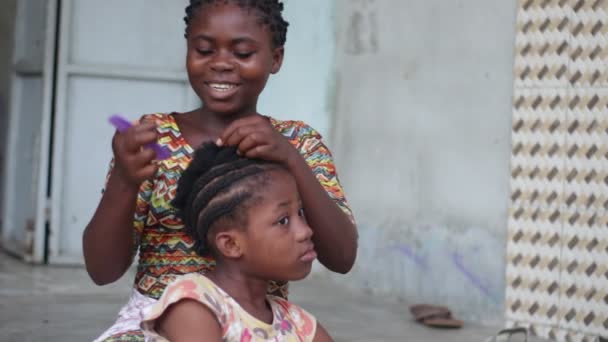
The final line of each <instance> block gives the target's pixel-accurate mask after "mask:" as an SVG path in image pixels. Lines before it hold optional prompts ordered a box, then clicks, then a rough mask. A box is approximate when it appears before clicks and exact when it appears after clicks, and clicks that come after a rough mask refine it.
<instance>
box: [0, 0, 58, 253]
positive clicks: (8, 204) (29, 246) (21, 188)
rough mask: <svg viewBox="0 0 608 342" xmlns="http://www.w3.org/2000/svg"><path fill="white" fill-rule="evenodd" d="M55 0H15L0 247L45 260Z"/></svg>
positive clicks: (5, 130)
mask: <svg viewBox="0 0 608 342" xmlns="http://www.w3.org/2000/svg"><path fill="white" fill-rule="evenodd" d="M56 16H57V1H55V0H19V1H17V16H16V20H15V23H16V27H15V48H14V53H13V75H12V78H11V101H10V110H9V119H8V127H7V128H5V129H4V132H5V133H6V134H8V137H7V146H6V156H7V158H6V161H5V162H6V164H5V173H4V177H3V182H4V189H5V191H4V193H3V195H2V196H3V199H2V203H3V206H2V246H3V248H4V249H5V250H8V251H10V252H12V253H14V254H16V255H18V256H20V257H22V258H23V259H25V260H27V261H30V262H35V263H41V262H44V261H45V251H46V248H45V238H46V228H47V211H46V198H47V183H48V164H49V143H50V127H51V113H52V97H53V94H52V90H53V87H52V85H53V68H54V51H55V33H56Z"/></svg>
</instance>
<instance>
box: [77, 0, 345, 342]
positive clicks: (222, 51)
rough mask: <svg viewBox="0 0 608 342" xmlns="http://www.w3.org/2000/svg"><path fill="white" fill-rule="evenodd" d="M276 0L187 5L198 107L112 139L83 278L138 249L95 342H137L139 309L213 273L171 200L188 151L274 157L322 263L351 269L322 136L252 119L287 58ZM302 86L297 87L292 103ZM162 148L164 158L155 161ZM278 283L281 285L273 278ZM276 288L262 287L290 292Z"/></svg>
mask: <svg viewBox="0 0 608 342" xmlns="http://www.w3.org/2000/svg"><path fill="white" fill-rule="evenodd" d="M282 10H283V4H282V3H281V2H280V1H279V0H191V1H190V5H189V6H188V7H187V8H186V18H185V19H186V42H187V56H186V69H187V72H188V78H189V81H190V84H191V86H192V88H193V89H194V91H195V92H196V94H197V95H198V96H199V98H200V99H201V103H202V105H201V107H200V108H198V109H195V110H193V111H191V112H188V113H179V114H178V113H171V114H153V115H146V116H144V117H143V118H142V120H141V123H140V124H137V125H135V126H133V127H132V128H130V129H129V130H128V131H126V132H124V133H117V134H116V135H115V137H114V139H113V141H112V147H113V151H114V163H113V167H112V169H111V171H110V172H109V175H108V180H107V184H106V188H105V191H104V193H103V196H102V198H101V201H100V203H99V205H98V207H97V210H96V211H95V214H94V215H93V218H92V219H91V221H90V222H89V224H88V226H87V227H86V229H85V232H84V236H83V251H84V257H85V263H86V267H87V271H88V273H89V275H90V276H91V278H92V279H93V281H94V282H95V283H97V284H99V285H103V284H108V283H111V282H114V281H116V280H118V279H119V278H120V277H121V276H122V275H123V274H124V273H125V272H126V270H127V269H128V268H129V266H130V265H131V263H132V262H133V260H134V257H135V255H136V254H137V253H139V258H138V264H137V273H136V275H135V282H134V290H133V292H132V294H131V297H130V299H129V302H128V303H127V304H126V305H125V306H124V307H123V308H122V310H121V311H120V313H119V315H118V319H117V320H116V323H115V324H114V325H113V326H112V327H111V328H110V329H108V330H107V331H106V332H105V333H103V334H102V335H101V336H100V337H99V338H98V339H97V341H141V340H143V334H142V332H141V330H140V323H141V319H142V310H143V309H144V308H146V307H148V306H150V305H153V304H154V303H155V302H156V301H157V299H158V298H159V297H160V296H161V295H162V293H163V291H164V289H165V287H166V286H167V284H168V283H169V282H171V280H173V279H174V278H175V277H176V276H179V275H183V274H188V273H201V272H205V271H208V270H211V269H213V266H214V263H215V261H214V259H213V258H212V257H202V256H200V255H199V254H197V253H196V250H195V249H194V247H193V246H194V241H193V240H192V238H191V237H190V236H189V235H188V234H187V233H186V232H185V230H184V225H183V223H182V221H181V219H180V218H179V217H177V216H176V215H175V209H174V208H173V206H172V205H171V204H170V203H171V201H172V200H173V198H174V196H175V191H176V185H177V181H178V180H179V178H180V176H181V174H182V172H183V170H184V169H185V168H186V167H187V166H188V164H189V163H190V160H191V156H192V153H193V147H198V146H201V144H202V143H204V142H216V143H218V144H219V145H224V146H233V147H235V148H237V149H238V151H239V153H240V154H241V155H243V156H246V157H250V158H258V159H263V160H268V161H274V162H276V163H278V164H280V165H282V166H283V167H284V168H285V169H287V170H288V171H289V172H290V173H291V174H292V175H293V177H294V180H295V182H296V186H297V188H298V190H299V192H300V196H301V199H302V205H303V207H304V208H305V209H306V212H307V219H308V224H309V225H310V228H311V229H312V230H313V231H314V235H313V237H312V240H313V241H314V243H315V248H316V251H317V253H318V257H319V261H320V262H321V263H322V264H323V265H324V266H326V267H327V268H328V269H330V270H332V271H334V272H339V273H346V272H348V271H349V270H350V269H351V267H352V265H353V263H354V261H355V256H356V251H357V231H356V228H355V225H354V223H353V219H352V215H351V211H350V209H349V207H348V204H347V202H346V199H345V197H344V193H343V191H342V187H341V186H340V183H339V181H338V178H337V174H336V169H335V167H334V164H333V161H332V157H331V154H330V152H329V150H328V149H327V147H326V146H325V145H324V144H323V141H322V139H321V136H320V135H319V134H318V133H317V132H316V131H314V130H313V129H312V128H311V127H310V126H308V125H306V124H304V123H302V122H297V121H279V120H275V119H272V118H270V117H267V116H264V115H261V114H259V113H258V112H257V101H258V97H259V95H260V93H261V92H262V90H263V89H264V87H265V85H266V81H267V80H268V77H269V76H270V75H271V74H274V73H277V72H278V71H279V70H280V68H281V64H282V61H283V55H284V50H283V46H284V44H285V40H286V34H287V25H288V24H287V22H286V21H285V20H284V19H283V16H282ZM297 91H298V89H294V96H297ZM155 141H157V142H158V143H159V144H161V145H163V146H165V147H167V148H168V149H169V150H171V157H170V158H168V159H166V160H162V161H158V162H157V161H154V159H155V154H154V151H153V150H151V149H149V148H147V147H146V145H147V144H148V143H151V142H155ZM279 280H281V279H279ZM286 290H287V288H286V286H285V284H284V283H283V282H278V283H277V282H271V283H269V286H268V291H269V292H271V293H274V294H277V295H280V296H282V297H286V296H287V292H286Z"/></svg>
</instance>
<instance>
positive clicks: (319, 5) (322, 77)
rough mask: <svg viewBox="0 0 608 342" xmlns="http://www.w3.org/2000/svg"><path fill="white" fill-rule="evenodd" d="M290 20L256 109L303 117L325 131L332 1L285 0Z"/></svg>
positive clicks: (278, 115)
mask: <svg viewBox="0 0 608 342" xmlns="http://www.w3.org/2000/svg"><path fill="white" fill-rule="evenodd" d="M284 3H285V13H284V16H285V19H286V20H287V21H288V22H289V23H290V26H289V28H288V33H287V43H286V45H285V59H284V62H283V67H282V69H281V71H280V72H279V73H278V74H276V75H273V76H272V77H271V78H270V81H269V82H268V86H267V87H266V89H265V90H264V92H263V93H262V95H261V97H260V106H259V107H260V108H259V109H260V112H261V113H265V114H269V115H271V116H274V117H276V118H279V119H297V120H304V121H306V122H307V123H308V124H309V125H311V126H313V127H314V128H315V129H317V130H318V131H319V132H321V134H323V135H327V134H328V133H329V130H330V124H331V120H330V118H331V111H330V110H331V108H330V104H331V101H330V97H331V95H332V92H331V88H332V86H333V83H332V78H333V73H332V72H333V63H334V48H335V35H334V1H328V0H305V1H302V0H286V1H284Z"/></svg>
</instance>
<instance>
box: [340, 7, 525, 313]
mask: <svg viewBox="0 0 608 342" xmlns="http://www.w3.org/2000/svg"><path fill="white" fill-rule="evenodd" d="M515 5H516V4H515V1H503V0H492V1H488V0H458V1H456V0H452V1H446V0H409V1H404V0H377V1H375V0H357V1H353V0H338V1H337V8H336V13H337V14H339V15H338V16H337V17H338V21H337V26H338V30H337V31H338V32H337V34H338V38H337V51H336V68H337V88H336V93H337V96H336V99H335V108H336V117H335V125H334V132H335V135H334V141H335V148H334V152H335V154H336V157H337V161H338V167H339V170H340V171H341V179H342V181H343V183H344V185H345V187H346V190H347V195H349V199H350V201H351V204H352V206H353V208H354V212H355V215H356V217H357V219H358V223H359V230H360V240H359V245H360V247H359V258H358V261H357V266H356V269H355V271H354V272H353V273H352V274H351V275H349V276H347V277H337V278H338V279H339V280H340V281H341V282H343V283H345V284H349V285H351V286H355V287H363V288H367V289H370V290H372V291H373V292H378V293H389V294H394V295H398V296H400V297H403V298H405V299H406V300H407V301H411V302H432V303H435V302H436V303H441V304H446V305H450V306H451V307H452V308H453V309H455V311H456V312H458V313H460V314H461V315H462V317H465V318H475V319H480V320H482V321H483V320H486V321H487V320H494V319H498V318H499V317H501V316H502V313H503V309H502V307H503V300H504V289H505V279H504V278H505V276H504V271H505V241H506V240H505V239H506V225H507V207H508V197H509V191H508V190H509V155H510V127H511V97H512V85H513V82H512V69H513V46H514V39H515V38H514V37H515V7H516V6H515Z"/></svg>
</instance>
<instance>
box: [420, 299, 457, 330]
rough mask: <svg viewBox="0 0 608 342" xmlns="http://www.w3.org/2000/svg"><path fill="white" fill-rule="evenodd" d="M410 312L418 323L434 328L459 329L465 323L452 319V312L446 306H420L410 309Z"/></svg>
mask: <svg viewBox="0 0 608 342" xmlns="http://www.w3.org/2000/svg"><path fill="white" fill-rule="evenodd" d="M410 312H411V313H412V315H413V316H414V319H416V321H417V322H419V323H421V324H424V325H426V326H429V327H434V328H447V329H458V328H462V326H463V322H462V321H460V320H457V319H454V318H453V317H452V312H451V311H450V309H448V308H447V307H445V306H438V305H429V304H418V305H413V306H411V307H410Z"/></svg>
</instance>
